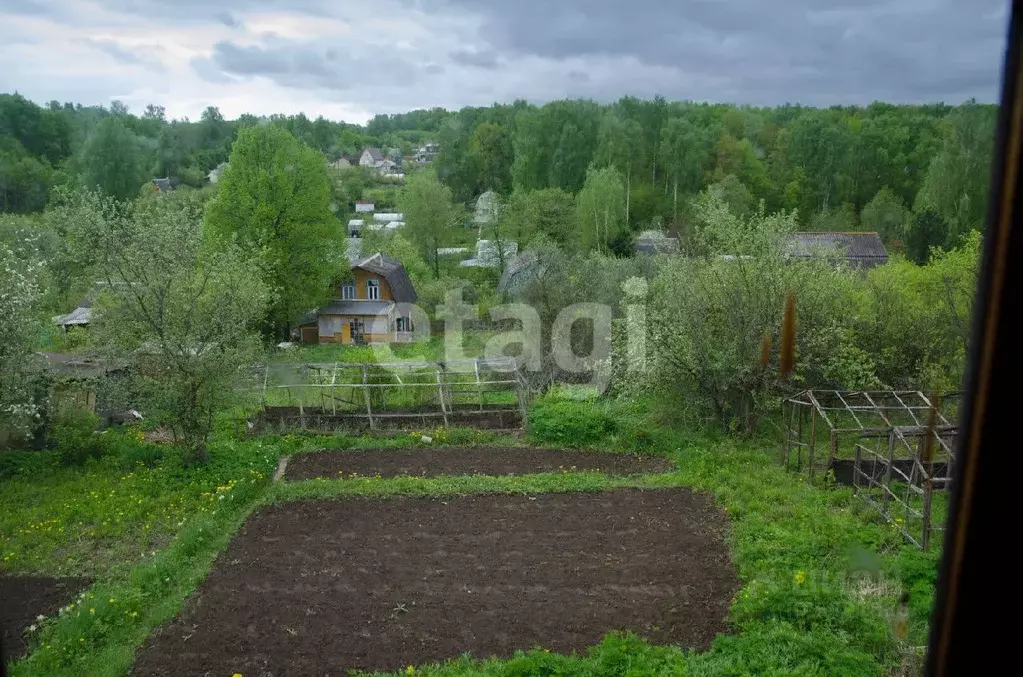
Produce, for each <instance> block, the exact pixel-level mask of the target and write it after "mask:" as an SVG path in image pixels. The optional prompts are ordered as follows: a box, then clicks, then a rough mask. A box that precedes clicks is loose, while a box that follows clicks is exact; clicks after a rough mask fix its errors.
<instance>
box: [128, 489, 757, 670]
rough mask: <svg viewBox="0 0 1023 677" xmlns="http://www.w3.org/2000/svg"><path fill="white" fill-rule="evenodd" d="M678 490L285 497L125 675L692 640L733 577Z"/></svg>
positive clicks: (397, 664)
mask: <svg viewBox="0 0 1023 677" xmlns="http://www.w3.org/2000/svg"><path fill="white" fill-rule="evenodd" d="M726 528H727V518H726V517H725V515H724V514H723V513H722V512H721V511H720V510H719V509H718V508H717V507H715V505H714V503H713V501H712V499H711V498H710V497H709V496H707V495H704V494H697V493H694V492H691V491H688V490H684V489H660V490H650V491H640V490H617V491H610V492H603V493H569V494H540V495H535V496H522V495H474V496H465V497H461V498H452V499H439V498H399V499H390V500H369V499H347V500H343V501H300V502H291V503H279V504H275V505H269V506H266V507H264V508H262V509H261V510H260V511H258V512H257V513H255V514H254V515H253V516H252V517H251V518H250V520H249V521H248V523H247V524H246V525H245V527H243V529H242V531H241V533H240V534H239V535H238V536H237V537H236V538H235V539H234V541H233V542H232V543H231V545H230V546H229V547H228V549H227V550H226V551H225V552H223V553H222V554H221V556H220V557H219V558H218V560H217V562H216V564H215V565H214V567H213V570H212V571H211V573H210V575H209V576H208V577H207V579H206V580H205V582H203V584H202V585H201V586H200V587H199V589H198V590H197V591H196V593H195V594H194V595H193V596H192V597H191V598H190V599H189V600H188V601H187V603H186V605H185V610H184V611H183V612H182V615H181V616H180V617H179V618H176V619H175V620H173V621H171V622H170V623H168V624H167V625H165V626H164V627H163V628H161V629H160V630H158V631H157V632H156V633H155V634H154V635H152V636H151V637H150V638H149V639H148V640H147V642H146V644H145V646H143V647H142V648H141V649H140V650H139V652H138V653H137V657H136V662H135V666H134V668H133V672H132V674H134V675H147V676H151V675H168V676H170V675H173V676H175V677H177V676H178V675H203V674H211V675H219V674H224V675H230V674H234V673H241V674H244V675H249V674H252V675H277V676H280V675H289V676H294V675H310V676H312V675H316V676H322V675H344V674H347V671H348V670H353V669H354V670H395V669H404V667H405V666H407V665H420V664H423V663H425V662H431V661H438V660H443V659H448V658H455V657H458V656H459V655H460V654H462V653H465V652H470V653H471V654H472V655H473V656H476V657H486V656H491V655H497V656H502V657H508V656H511V655H512V654H513V653H514V652H515V651H516V650H518V649H530V648H532V647H534V646H543V647H545V648H549V649H550V650H551V651H556V652H565V653H568V652H572V651H580V650H584V649H585V648H586V647H588V646H592V645H594V644H596V643H598V642H599V641H600V640H601V638H602V637H603V636H604V635H605V634H606V633H608V632H609V631H612V630H631V631H634V632H636V633H638V634H640V635H643V636H646V637H648V638H650V639H651V640H652V641H655V642H663V643H673V644H677V645H680V646H682V647H686V648H692V649H697V650H702V649H706V648H708V647H709V646H710V644H711V642H712V640H713V639H714V637H715V636H716V635H717V634H718V633H720V632H724V631H725V630H726V629H727V626H726V621H725V618H726V614H727V612H728V607H729V604H730V602H731V599H732V596H733V595H734V593H735V591H736V590H737V588H738V583H739V582H738V578H737V576H736V573H735V569H734V567H733V565H732V562H731V558H730V555H729V551H728V548H727V547H726V545H725V542H724V538H723V533H724V531H725V529H726Z"/></svg>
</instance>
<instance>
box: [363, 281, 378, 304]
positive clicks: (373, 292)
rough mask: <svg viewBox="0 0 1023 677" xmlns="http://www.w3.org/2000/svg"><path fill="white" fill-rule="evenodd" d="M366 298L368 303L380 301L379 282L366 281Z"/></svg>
mask: <svg viewBox="0 0 1023 677" xmlns="http://www.w3.org/2000/svg"><path fill="white" fill-rule="evenodd" d="M366 298H368V299H369V300H370V301H379V300H380V280H366Z"/></svg>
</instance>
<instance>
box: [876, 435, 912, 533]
mask: <svg viewBox="0 0 1023 677" xmlns="http://www.w3.org/2000/svg"><path fill="white" fill-rule="evenodd" d="M893 463H895V430H894V429H893V430H890V431H888V463H887V464H886V465H885V468H884V491H883V492H882V498H881V514H882V515H884V516H885V518H887V517H888V505H889V503H891V493H890V492H891V487H890V485H891V483H892V464H893ZM870 475H871V477H873V475H874V469H873V468H871V469H870ZM875 481H876V480H875ZM907 526H908V525H907Z"/></svg>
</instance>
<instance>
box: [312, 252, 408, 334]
mask: <svg viewBox="0 0 1023 677" xmlns="http://www.w3.org/2000/svg"><path fill="white" fill-rule="evenodd" d="M418 298H419V297H418V296H416V290H415V288H414V287H413V286H412V280H411V279H409V276H408V272H407V271H406V270H405V266H403V265H401V262H400V261H398V260H396V259H392V258H391V257H389V256H385V255H384V254H380V253H376V254H373V255H372V256H370V257H367V258H364V259H362V260H359V261H357V262H355V263H353V264H352V277H351V278H350V279H348V280H343V281H341V282H339V283H337V284H336V285H335V286H334V288H333V293H332V298H331V300H330V301H329V302H328V303H327V304H325V305H323V306H322V307H320V308H317V309H316V310H315V311H312V312H311V313H308V314H307V315H305V316H304V317H303V318H302V319H301V320H300V321H299V325H298V333H299V338H300V339H301V341H302V342H303V343H346V344H365V343H403V342H406V341H409V340H411V338H412V329H413V327H412V318H411V316H410V315H409V313H408V312H407V309H404V308H403V307H402V306H401V305H400V304H411V303H415V302H416V301H417V300H418Z"/></svg>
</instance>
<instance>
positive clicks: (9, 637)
mask: <svg viewBox="0 0 1023 677" xmlns="http://www.w3.org/2000/svg"><path fill="white" fill-rule="evenodd" d="M87 587H89V581H88V579H84V578H49V577H46V576H0V646H3V658H4V659H11V658H15V657H18V656H21V655H22V654H23V653H25V635H26V632H29V628H31V627H32V626H34V625H39V622H38V620H37V619H38V616H53V615H56V613H57V612H58V610H59V609H60V608H61V607H62V606H66V605H67V604H70V603H71V602H73V601H75V596H76V595H77V594H78V593H79V592H81V591H82V590H84V589H85V588H87ZM0 667H2V666H0ZM0 672H3V670H0Z"/></svg>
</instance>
